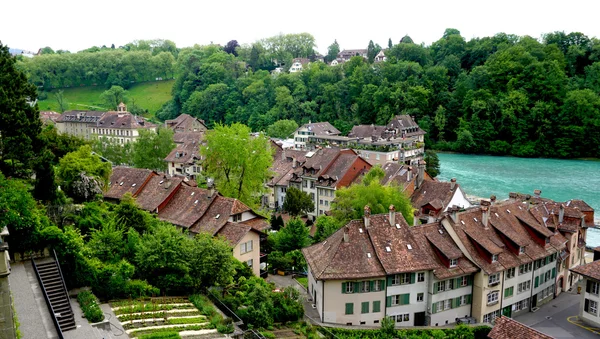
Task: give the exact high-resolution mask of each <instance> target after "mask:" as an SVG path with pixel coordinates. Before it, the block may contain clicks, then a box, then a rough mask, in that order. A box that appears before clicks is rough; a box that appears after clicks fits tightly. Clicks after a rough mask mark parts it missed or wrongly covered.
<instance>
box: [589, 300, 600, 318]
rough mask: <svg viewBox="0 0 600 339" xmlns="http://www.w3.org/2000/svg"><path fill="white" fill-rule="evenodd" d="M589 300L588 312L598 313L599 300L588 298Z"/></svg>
mask: <svg viewBox="0 0 600 339" xmlns="http://www.w3.org/2000/svg"><path fill="white" fill-rule="evenodd" d="M588 300H589V305H588V310H589V312H588V313H591V314H598V302H597V301H595V300H592V299H588Z"/></svg>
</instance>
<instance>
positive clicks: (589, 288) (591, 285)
mask: <svg viewBox="0 0 600 339" xmlns="http://www.w3.org/2000/svg"><path fill="white" fill-rule="evenodd" d="M585 291H586V292H587V293H591V294H595V295H598V292H599V291H600V284H599V283H597V282H594V281H590V280H588V281H587V284H586V286H585Z"/></svg>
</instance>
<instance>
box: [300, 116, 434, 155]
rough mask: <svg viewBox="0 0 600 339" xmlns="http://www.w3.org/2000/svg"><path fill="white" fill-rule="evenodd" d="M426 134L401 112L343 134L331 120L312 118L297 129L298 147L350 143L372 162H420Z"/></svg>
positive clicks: (409, 117)
mask: <svg viewBox="0 0 600 339" xmlns="http://www.w3.org/2000/svg"><path fill="white" fill-rule="evenodd" d="M424 136H425V131H423V130H422V129H421V128H419V126H418V125H417V123H416V122H415V121H414V119H413V118H412V117H411V116H409V115H397V116H395V117H394V118H392V120H391V121H390V122H389V123H388V124H387V125H386V126H377V125H359V126H354V127H353V128H352V130H351V131H350V133H349V134H348V136H342V135H341V132H340V131H339V130H338V129H336V128H335V127H334V126H333V125H331V124H330V123H329V122H317V123H310V122H309V123H308V124H304V125H302V126H300V127H299V128H298V129H297V130H296V132H294V148H295V149H297V150H313V149H314V148H315V147H316V146H318V145H320V146H325V145H326V146H334V147H346V148H351V149H354V150H355V151H356V152H357V153H358V154H359V155H360V156H361V157H362V158H364V159H365V160H367V161H368V162H369V163H371V164H372V165H377V164H379V165H383V164H385V163H387V162H400V163H403V164H416V163H417V162H418V161H419V160H422V159H423V154H424V152H425V149H424V143H423V142H424Z"/></svg>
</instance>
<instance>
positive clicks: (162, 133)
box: [133, 128, 175, 171]
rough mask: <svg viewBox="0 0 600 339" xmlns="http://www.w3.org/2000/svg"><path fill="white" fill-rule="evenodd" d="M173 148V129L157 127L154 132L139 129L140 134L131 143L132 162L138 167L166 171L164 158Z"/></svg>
mask: <svg viewBox="0 0 600 339" xmlns="http://www.w3.org/2000/svg"><path fill="white" fill-rule="evenodd" d="M174 148H175V143H174V142H173V130H171V129H170V128H158V129H157V130H156V132H153V131H147V130H140V136H139V137H138V138H137V141H136V142H135V143H134V144H133V164H134V166H135V167H138V168H148V169H152V170H157V171H166V170H167V163H166V162H165V161H164V159H165V158H166V157H167V155H169V153H171V151H172V150H173V149H174Z"/></svg>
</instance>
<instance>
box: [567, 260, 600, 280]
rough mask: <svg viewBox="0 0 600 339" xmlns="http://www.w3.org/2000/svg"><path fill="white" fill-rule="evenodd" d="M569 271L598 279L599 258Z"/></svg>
mask: <svg viewBox="0 0 600 339" xmlns="http://www.w3.org/2000/svg"><path fill="white" fill-rule="evenodd" d="M571 271H572V272H575V273H577V274H581V275H583V276H586V277H588V278H592V279H595V280H599V281H600V260H596V261H592V262H591V263H589V264H585V265H581V266H577V267H575V268H573V269H571Z"/></svg>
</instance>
